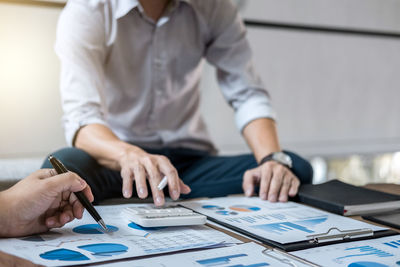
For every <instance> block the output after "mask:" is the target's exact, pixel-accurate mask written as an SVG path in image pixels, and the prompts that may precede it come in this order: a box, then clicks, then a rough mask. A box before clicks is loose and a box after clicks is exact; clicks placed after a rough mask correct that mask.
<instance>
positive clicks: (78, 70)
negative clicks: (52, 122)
mask: <svg viewBox="0 0 400 267" xmlns="http://www.w3.org/2000/svg"><path fill="white" fill-rule="evenodd" d="M88 2H89V1H79V0H70V1H68V3H67V5H66V7H65V9H64V10H63V12H62V13H61V16H60V18H59V21H58V26H57V37H56V44H55V51H56V54H57V56H58V57H59V59H60V63H61V77H60V90H61V102H62V108H63V111H64V115H63V125H64V129H65V137H66V140H67V143H68V144H69V145H71V146H72V145H73V141H74V139H75V135H76V133H77V131H78V130H79V129H80V128H81V127H82V126H84V125H88V124H93V123H99V124H104V125H107V123H106V120H105V115H106V114H105V109H104V102H103V97H102V94H103V89H104V70H103V65H104V60H105V55H106V45H105V44H106V41H105V40H106V35H105V30H104V14H103V13H102V10H104V8H101V7H94V6H90V5H89V4H88Z"/></svg>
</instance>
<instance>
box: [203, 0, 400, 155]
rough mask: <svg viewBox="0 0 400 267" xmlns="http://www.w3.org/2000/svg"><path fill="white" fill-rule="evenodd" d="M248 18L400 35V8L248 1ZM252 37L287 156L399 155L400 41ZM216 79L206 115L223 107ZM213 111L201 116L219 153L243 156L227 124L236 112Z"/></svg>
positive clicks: (302, 34) (258, 31)
mask: <svg viewBox="0 0 400 267" xmlns="http://www.w3.org/2000/svg"><path fill="white" fill-rule="evenodd" d="M243 16H244V17H245V18H248V19H257V20H264V21H270V22H271V21H272V22H283V23H290V24H302V25H316V26H325V27H341V28H345V27H349V28H357V29H363V30H371V29H373V30H380V31H397V32H400V2H399V1H391V0H388V1H380V0H369V1H364V0H362V1H358V0H357V1H355V0H353V1H347V0H340V1H332V0H313V1H311V0H307V1H296V0H279V1H278V0H276V1H275V0H249V1H246V5H245V6H244V11H243ZM248 37H249V40H250V43H251V45H252V47H253V50H254V58H255V65H256V67H257V69H258V71H259V73H260V75H261V77H262V78H263V80H264V82H265V84H266V86H267V89H268V90H269V92H270V93H271V95H272V100H273V105H274V106H275V108H276V110H277V112H278V130H279V134H280V139H281V143H282V146H283V147H284V148H286V149H291V150H295V151H298V152H300V153H301V154H303V155H306V156H314V155H324V156H330V155H344V154H352V153H376V152H386V151H397V150H400V121H399V117H398V114H400V105H398V99H400V90H399V89H400V39H399V38H378V37H371V36H361V35H348V34H337V33H323V32H309V31H296V30H287V29H278V28H259V27H257V28H254V27H250V28H249V30H248ZM208 68H210V67H209V66H208ZM213 76H214V75H213V74H212V70H210V69H208V70H207V71H206V77H207V79H205V81H204V82H203V89H204V92H205V97H204V101H203V105H204V107H206V106H207V105H209V103H210V101H212V103H213V104H214V103H216V102H217V101H218V102H219V101H222V98H221V96H220V94H219V93H217V90H218V89H217V85H216V82H215V78H214V77H213ZM214 98H218V100H215V99H214ZM210 99H211V100H210ZM215 108H218V113H216V114H215V113H214V111H215V110H214V109H215ZM214 109H207V108H204V111H205V113H206V114H207V116H206V120H207V122H208V125H209V128H210V131H211V132H212V135H213V137H214V139H215V141H216V143H217V144H219V146H220V148H221V150H222V151H224V152H227V153H237V152H241V151H246V150H247V147H246V145H245V144H244V143H243V142H242V140H241V139H240V137H239V136H238V134H237V133H236V132H235V127H234V125H233V123H232V122H231V121H229V120H227V119H226V117H227V116H228V115H229V116H231V111H230V110H228V108H227V107H226V106H224V105H220V106H218V105H217V104H214ZM221 122H223V123H224V127H223V128H222V127H219V125H221Z"/></svg>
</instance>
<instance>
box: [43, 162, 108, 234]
mask: <svg viewBox="0 0 400 267" xmlns="http://www.w3.org/2000/svg"><path fill="white" fill-rule="evenodd" d="M49 161H50V163H51V165H52V166H53V168H54V169H55V170H56V172H57V173H58V174H62V173H66V172H68V169H67V168H66V167H65V166H64V164H62V163H61V161H59V160H58V159H56V158H55V157H53V156H52V155H50V156H49ZM74 194H75V196H76V197H77V198H78V199H79V201H80V202H81V203H82V205H83V206H84V207H85V209H86V210H87V211H88V212H89V213H90V215H92V217H93V219H95V221H96V222H97V223H98V224H99V225H100V226H101V227H102V228H103V229H104V231H108V228H107V226H106V224H105V223H104V221H103V219H102V218H101V217H100V215H99V213H98V212H97V211H96V210H95V208H94V207H93V205H92V203H90V202H89V200H88V199H87V198H86V197H85V195H84V194H83V192H82V191H79V192H74Z"/></svg>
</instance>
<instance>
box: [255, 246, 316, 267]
mask: <svg viewBox="0 0 400 267" xmlns="http://www.w3.org/2000/svg"><path fill="white" fill-rule="evenodd" d="M262 254H264V255H265V256H267V257H270V258H273V259H274V260H277V261H279V262H281V263H282V264H286V265H287V266H290V267H298V266H310V267H320V265H317V264H314V263H312V262H309V261H306V260H304V259H301V258H298V257H296V256H294V255H291V254H288V253H286V252H284V251H281V250H279V249H276V248H266V249H264V250H263V251H262Z"/></svg>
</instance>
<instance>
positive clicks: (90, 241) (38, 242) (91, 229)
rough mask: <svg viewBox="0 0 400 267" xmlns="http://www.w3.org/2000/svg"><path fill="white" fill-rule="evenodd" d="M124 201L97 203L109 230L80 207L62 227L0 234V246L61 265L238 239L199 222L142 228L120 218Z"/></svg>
mask: <svg viewBox="0 0 400 267" xmlns="http://www.w3.org/2000/svg"><path fill="white" fill-rule="evenodd" d="M146 205H149V204H146ZM127 206H132V204H131V205H114V206H97V207H96V209H97V210H98V212H99V213H100V215H101V216H102V218H103V219H104V221H105V223H106V224H107V227H108V228H109V229H110V233H103V231H102V230H101V227H100V226H99V225H98V224H96V222H95V221H94V220H93V218H92V217H91V216H90V215H89V214H88V213H87V212H86V211H85V213H84V216H83V218H82V219H81V220H74V221H73V222H71V223H69V224H67V225H65V226H64V227H63V228H59V229H53V230H51V231H50V232H47V233H44V234H38V235H33V236H28V237H22V238H7V239H0V250H2V251H4V252H6V253H10V254H14V255H17V256H19V257H22V258H26V259H28V260H30V261H33V262H35V263H37V264H43V265H45V266H63V265H78V264H87V263H92V262H101V261H108V260H115V259H121V258H128V257H136V256H143V255H151V254H159V253H166V252H172V251H180V250H187V249H195V248H202V247H219V246H225V245H228V244H232V243H235V244H236V243H242V242H240V241H239V240H237V239H234V238H232V237H230V236H228V235H226V234H224V233H221V232H219V231H216V230H214V229H211V228H209V227H207V226H203V225H201V226H186V227H158V228H151V229H149V228H143V227H140V226H138V225H136V224H134V223H131V222H129V221H125V219H123V218H121V217H120V212H121V210H122V209H123V208H125V207H127ZM138 206H140V205H138ZM142 206H145V205H143V204H142Z"/></svg>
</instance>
